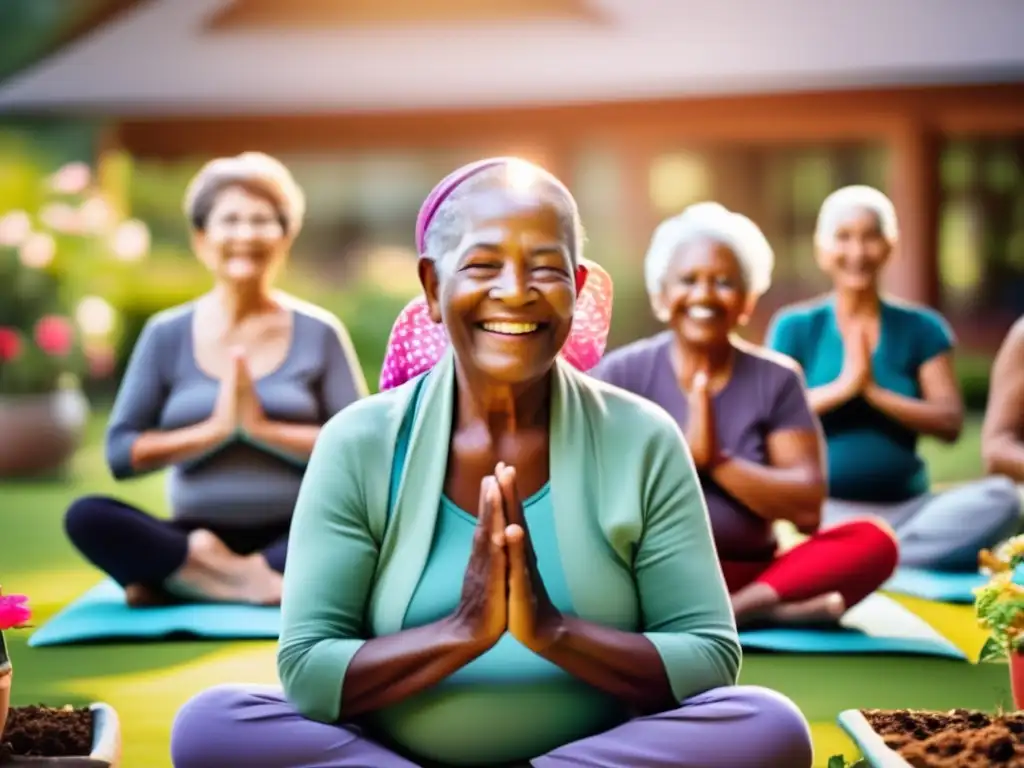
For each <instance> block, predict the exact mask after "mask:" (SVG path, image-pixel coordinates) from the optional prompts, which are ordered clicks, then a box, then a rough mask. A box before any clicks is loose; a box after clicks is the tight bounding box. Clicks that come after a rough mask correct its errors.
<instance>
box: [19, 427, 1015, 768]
mask: <svg viewBox="0 0 1024 768" xmlns="http://www.w3.org/2000/svg"><path fill="white" fill-rule="evenodd" d="M101 424H102V421H101V419H99V418H97V419H96V420H95V421H94V423H93V425H92V427H91V433H90V436H89V439H88V441H87V443H86V445H85V447H84V448H83V449H82V450H81V451H80V452H79V454H78V456H77V457H76V460H75V463H74V466H73V470H72V472H71V476H70V477H69V478H68V479H67V480H65V481H60V482H57V481H54V482H50V483H41V482H33V483H9V482H5V483H4V485H3V487H2V488H0V583H2V585H3V587H4V589H5V590H7V591H8V592H18V593H26V594H28V595H30V596H31V598H32V603H33V608H34V610H35V613H36V620H37V622H39V623H42V622H43V621H45V620H46V619H47V618H48V617H49V616H50V615H52V614H53V613H54V612H55V611H57V610H58V609H60V608H62V607H63V606H64V605H66V604H67V603H68V602H69V601H70V600H72V599H73V598H75V597H77V596H78V595H80V594H81V593H82V592H84V591H85V590H86V589H87V588H88V587H90V586H92V585H93V584H94V583H96V582H97V581H98V580H99V578H100V577H99V575H98V574H97V573H96V572H95V571H94V570H92V569H91V568H90V567H89V566H88V565H87V564H85V563H83V562H82V561H81V560H80V559H79V558H78V557H77V556H76V555H75V553H74V552H73V550H72V549H71V547H70V546H69V544H68V543H67V541H66V540H65V537H64V533H63V530H62V527H61V515H62V513H63V510H64V509H65V508H66V507H67V505H68V503H69V502H70V501H71V500H72V499H73V498H75V497H76V496H78V495H80V494H83V493H87V492H88V493H115V492H116V493H117V494H118V495H120V496H122V497H123V498H125V499H127V500H129V501H131V502H134V503H137V504H139V505H141V506H143V507H144V508H147V509H156V510H159V509H160V507H161V501H162V492H163V488H162V480H161V478H159V477H150V478H145V479H143V480H139V481H136V482H132V483H125V484H123V485H120V486H118V487H117V488H116V489H115V485H114V483H113V481H112V480H111V479H110V477H109V474H108V472H107V470H106V467H105V466H104V464H103V456H102V450H101V448H100V432H101ZM925 450H926V454H927V456H928V458H929V461H930V462H931V464H932V467H933V472H934V475H935V478H934V479H935V480H936V481H937V482H953V481H957V480H963V479H967V478H970V477H976V476H978V475H979V474H980V460H979V459H978V458H977V457H978V425H977V423H975V422H972V423H971V424H970V425H969V427H968V429H967V430H966V431H965V435H964V439H963V440H962V441H961V443H960V444H958V445H957V446H956V447H955V448H944V447H939V446H936V445H931V444H929V445H927V446H926V449H925ZM909 602H910V603H914V602H915V601H909ZM926 618H929V619H930V620H933V621H934V622H935V623H937V624H941V625H942V628H943V630H945V631H946V632H947V635H948V636H950V639H952V640H954V642H958V643H959V644H960V645H962V646H963V647H965V649H967V650H969V651H971V652H976V651H977V649H978V648H979V647H980V643H981V636H980V634H979V633H978V632H977V631H976V630H975V629H974V628H973V626H972V621H971V618H970V611H969V609H965V608H952V607H949V606H939V607H934V606H932V607H930V608H928V609H927V613H926ZM26 639H27V633H18V632H12V633H10V636H9V640H8V644H9V646H10V651H11V657H12V659H13V662H14V666H15V677H14V686H13V698H14V703H15V704H16V705H18V704H29V703H46V704H54V705H61V704H68V703H70V704H84V703H87V702H90V701H96V700H103V701H106V702H108V703H109V704H111V705H113V706H114V707H115V708H116V709H117V710H118V711H119V712H120V714H121V717H122V721H123V727H124V736H125V749H124V768H167V767H168V766H170V760H169V757H168V751H167V743H168V733H169V730H170V725H171V721H172V719H173V717H174V713H175V712H176V711H177V709H178V707H180V706H181V704H182V703H184V702H185V701H186V700H187V699H188V698H189V697H190V696H191V695H192V694H194V693H196V692H197V691H200V690H202V689H204V688H206V687H208V686H210V685H214V684H216V683H220V682H258V683H273V682H275V681H276V672H275V668H274V644H273V643H272V642H235V643H225V642H173V643H156V644H137V645H107V646H91V647H69V648H44V649H30V648H28V647H26V644H25V641H26ZM742 681H743V682H744V683H750V684H759V685H766V686H769V687H772V688H774V689H776V690H779V691H781V692H783V693H785V694H787V695H789V696H791V697H792V698H793V699H794V700H795V701H796V702H797V704H798V705H799V706H800V707H801V709H802V710H803V711H804V713H805V714H806V715H807V717H808V718H809V719H810V720H811V722H812V723H813V726H814V734H815V742H816V748H817V752H818V761H817V763H818V765H820V766H821V767H822V768H824V767H825V766H826V765H827V761H828V758H829V756H830V755H832V754H837V753H845V754H846V755H847V756H848V757H850V758H852V757H854V755H853V753H852V750H851V747H850V744H849V742H847V741H846V739H845V738H844V737H843V736H842V734H841V733H840V732H839V730H838V728H837V727H836V726H835V725H834V723H835V718H836V715H837V714H838V713H839V712H840V711H841V710H843V709H847V708H857V707H886V708H888V707H892V708H896V707H906V706H911V707H921V708H938V709H947V708H952V707H977V708H983V709H993V708H996V707H1000V706H1009V705H1010V700H1009V693H1008V687H1009V686H1008V682H1007V674H1006V669H1005V667H1004V666H1000V665H982V666H974V665H968V664H964V663H957V662H950V661H944V660H936V659H919V658H889V657H877V658H860V657H812V656H772V655H753V654H752V655H748V656H746V658H745V660H744V667H743V676H742Z"/></svg>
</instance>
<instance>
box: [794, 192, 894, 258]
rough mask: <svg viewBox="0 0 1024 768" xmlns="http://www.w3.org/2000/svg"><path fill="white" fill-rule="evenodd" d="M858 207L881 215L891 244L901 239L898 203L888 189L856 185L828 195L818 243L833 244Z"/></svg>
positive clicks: (817, 232)
mask: <svg viewBox="0 0 1024 768" xmlns="http://www.w3.org/2000/svg"><path fill="white" fill-rule="evenodd" d="M856 210H866V211H870V212H871V213H873V214H874V215H875V216H876V217H877V218H878V226H879V228H880V229H881V230H882V235H883V236H884V237H885V239H886V240H888V241H889V243H890V244H895V243H896V241H897V240H898V239H899V234H900V231H899V223H898V221H897V219H896V206H894V205H893V204H892V200H890V199H889V198H888V197H887V196H886V195H885V193H884V192H881V191H879V190H877V189H875V188H874V187H867V186H863V185H859V184H858V185H854V186H850V187H843V188H842V189H837V190H836V191H835V192H833V193H832V194H831V195H829V196H828V197H826V198H825V202H823V203H822V204H821V209H820V210H819V211H818V223H817V225H816V226H815V228H814V242H815V243H817V244H818V245H821V246H826V247H827V246H829V245H831V243H832V239H833V238H834V237H835V235H836V230H837V229H839V226H840V224H842V222H843V220H844V219H845V218H846V217H847V216H849V215H850V214H851V213H852V212H854V211H856Z"/></svg>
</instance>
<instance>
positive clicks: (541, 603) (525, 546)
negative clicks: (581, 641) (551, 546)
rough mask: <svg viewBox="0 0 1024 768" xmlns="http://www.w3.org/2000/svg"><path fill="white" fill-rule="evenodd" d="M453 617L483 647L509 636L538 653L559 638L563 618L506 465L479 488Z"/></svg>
mask: <svg viewBox="0 0 1024 768" xmlns="http://www.w3.org/2000/svg"><path fill="white" fill-rule="evenodd" d="M453 618H454V619H455V621H456V622H457V624H458V625H459V626H460V627H462V628H464V629H465V630H467V631H468V633H469V635H470V637H471V639H472V640H473V641H474V642H479V643H480V644H481V645H482V646H484V647H487V648H489V647H491V646H492V645H494V644H495V643H497V642H498V640H499V639H500V638H501V636H502V635H503V634H504V633H505V632H506V631H507V632H508V633H509V634H511V635H512V636H513V637H514V638H516V640H518V641H519V642H520V643H522V644H523V645H524V646H526V647H527V648H529V649H530V650H532V651H534V652H535V653H541V652H542V651H543V650H544V649H546V648H547V647H549V646H550V645H551V644H552V643H554V642H555V640H557V639H558V637H559V635H560V634H561V631H562V628H563V617H562V614H561V613H560V612H559V611H558V609H556V608H555V606H554V605H553V604H552V603H551V600H550V598H549V597H548V593H547V590H546V589H545V587H544V582H543V581H542V579H541V577H540V572H539V570H538V568H537V557H536V553H535V552H534V550H533V545H532V543H531V541H530V534H529V530H528V529H527V527H526V520H525V518H524V516H523V506H522V503H521V502H520V499H519V492H518V490H517V488H516V471H515V469H514V468H512V467H509V466H506V465H505V464H501V463H499V464H498V465H497V467H495V471H494V474H493V475H488V476H487V477H485V478H484V479H483V481H482V483H481V484H480V507H479V513H478V516H477V525H476V531H475V532H474V535H473V549H472V552H471V554H470V558H469V565H468V566H467V568H466V574H465V577H464V579H463V586H462V596H461V599H460V601H459V606H458V608H457V609H456V612H455V614H454V617H453Z"/></svg>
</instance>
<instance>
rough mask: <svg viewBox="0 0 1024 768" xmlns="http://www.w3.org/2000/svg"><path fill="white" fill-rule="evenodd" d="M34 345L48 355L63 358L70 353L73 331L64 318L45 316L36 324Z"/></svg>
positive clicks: (73, 336) (69, 323)
mask: <svg viewBox="0 0 1024 768" xmlns="http://www.w3.org/2000/svg"><path fill="white" fill-rule="evenodd" d="M35 337H36V344H38V345H39V348H40V349H41V350H43V352H45V353H46V354H48V355H53V356H54V357H64V356H65V355H67V354H69V353H70V352H71V347H72V344H73V342H74V338H75V331H74V328H73V327H72V325H71V322H70V321H69V320H68V319H67V318H66V317H59V316H58V315H47V316H46V317H44V318H43V319H42V320H40V321H39V322H38V323H36V333H35Z"/></svg>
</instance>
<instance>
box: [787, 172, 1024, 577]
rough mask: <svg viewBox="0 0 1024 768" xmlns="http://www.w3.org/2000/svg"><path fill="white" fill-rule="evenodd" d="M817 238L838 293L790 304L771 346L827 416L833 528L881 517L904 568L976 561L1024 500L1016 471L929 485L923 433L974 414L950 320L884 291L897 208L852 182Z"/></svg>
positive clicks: (939, 432)
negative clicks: (959, 374)
mask: <svg viewBox="0 0 1024 768" xmlns="http://www.w3.org/2000/svg"><path fill="white" fill-rule="evenodd" d="M815 241H816V246H817V252H818V263H819V265H820V266H821V268H822V269H823V270H824V271H825V272H826V273H827V274H828V275H829V277H831V278H832V282H833V284H834V286H835V290H834V291H833V292H832V293H831V294H829V295H828V296H826V297H824V298H821V299H816V300H814V301H811V302H808V303H806V304H802V305H798V306H795V307H790V308H788V309H784V310H781V311H780V312H779V313H778V314H777V315H776V317H775V318H774V320H773V322H772V324H771V328H770V330H769V334H768V345H769V346H771V347H773V348H774V349H776V350H778V351H779V352H783V353H785V354H786V355H789V356H790V357H792V358H793V359H795V360H796V361H797V362H798V363H799V364H800V365H801V366H802V367H803V369H804V374H805V376H806V378H807V383H808V386H809V387H810V388H811V391H810V399H811V404H812V406H813V407H814V409H815V411H817V412H818V414H819V415H820V416H821V422H822V426H823V428H824V430H825V437H826V440H827V443H828V458H829V471H828V476H829V500H828V501H827V502H826V504H825V510H824V520H823V522H824V525H825V526H829V525H835V524H836V523H840V522H844V521H846V520H850V519H854V518H860V517H874V518H877V519H880V520H883V521H885V522H886V523H888V524H889V525H890V526H891V527H892V528H893V529H894V530H895V532H896V535H897V538H898V540H899V544H900V563H901V564H902V565H908V566H916V567H922V568H933V569H939V570H961V569H972V568H975V567H977V557H978V551H979V550H980V549H982V548H985V547H990V546H992V545H993V544H996V543H997V542H999V541H1000V540H1001V539H1003V538H1004V537H1006V536H1008V535H1010V534H1012V533H1013V532H1014V531H1015V530H1016V528H1017V520H1018V517H1019V512H1020V497H1019V496H1018V494H1017V490H1016V488H1015V487H1014V485H1013V483H1012V482H1011V481H1010V480H1008V479H1006V478H1004V477H990V478H987V479H984V480H980V481H977V482H973V483H968V484H966V485H962V486H960V487H957V488H955V489H952V490H948V491H945V492H942V493H935V492H932V491H931V490H930V488H929V480H928V472H927V468H926V467H925V463H924V461H923V460H922V459H921V457H920V456H919V455H918V452H917V441H918V437H919V436H920V435H930V436H932V437H937V438H939V439H940V440H943V441H945V442H954V441H955V440H956V439H957V438H958V437H959V435H960V430H961V427H962V426H963V418H964V409H963V404H962V401H961V396H960V391H959V387H958V384H957V381H956V377H955V375H954V372H953V347H954V338H953V334H952V332H951V331H950V329H949V326H948V325H947V324H946V322H945V321H944V320H943V319H942V317H941V316H940V315H938V314H937V313H936V312H934V311H933V310H931V309H928V308H926V307H921V306H916V305H913V304H909V303H906V302H901V301H896V300H893V299H890V298H888V297H885V296H882V295H881V294H880V293H879V285H878V283H879V275H880V273H881V271H882V268H883V267H884V266H885V264H886V263H887V262H888V260H889V257H890V255H891V254H892V252H893V250H894V247H895V246H896V243H897V223H896V213H895V209H894V208H893V205H892V203H891V202H890V201H889V199H888V198H887V197H886V196H885V195H883V194H882V193H881V192H879V191H878V190H876V189H872V188H869V187H846V188H844V189H840V190H838V191H837V192H834V193H833V194H832V195H831V196H829V197H828V198H827V199H826V200H825V202H824V204H823V205H822V207H821V212H820V214H819V216H818V224H817V231H816V234H815Z"/></svg>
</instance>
